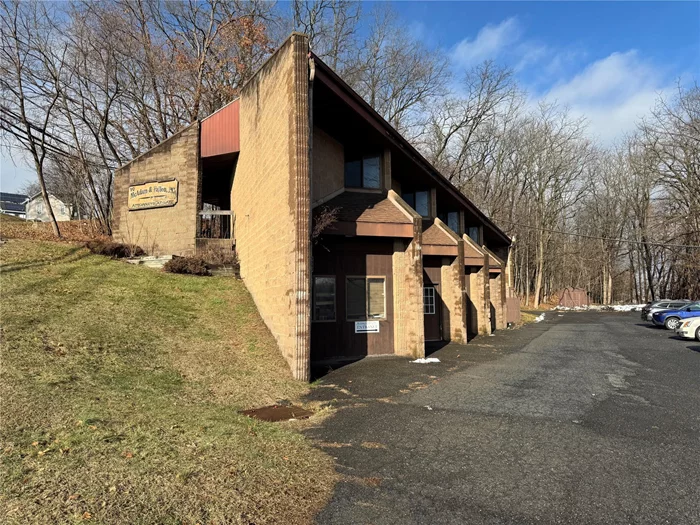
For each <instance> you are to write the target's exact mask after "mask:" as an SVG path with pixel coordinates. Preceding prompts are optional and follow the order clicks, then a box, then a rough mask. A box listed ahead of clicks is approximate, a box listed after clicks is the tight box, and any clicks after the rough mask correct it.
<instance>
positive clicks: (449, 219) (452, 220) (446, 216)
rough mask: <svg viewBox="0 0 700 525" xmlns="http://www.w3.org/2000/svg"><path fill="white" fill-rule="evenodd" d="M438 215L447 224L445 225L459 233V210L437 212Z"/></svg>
mask: <svg viewBox="0 0 700 525" xmlns="http://www.w3.org/2000/svg"><path fill="white" fill-rule="evenodd" d="M438 217H440V220H441V221H442V222H444V223H445V224H447V226H448V227H449V228H450V230H452V231H453V232H455V233H459V231H460V227H459V212H458V211H449V212H447V213H444V212H443V213H439V214H438Z"/></svg>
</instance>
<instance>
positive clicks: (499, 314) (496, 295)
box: [489, 273, 506, 330]
mask: <svg viewBox="0 0 700 525" xmlns="http://www.w3.org/2000/svg"><path fill="white" fill-rule="evenodd" d="M489 281H490V283H489V290H490V294H491V298H490V299H491V309H492V311H493V312H494V313H495V315H496V319H495V325H496V330H503V329H504V328H505V327H506V287H505V278H504V276H503V274H502V273H498V274H494V273H492V274H491V275H490V279H489Z"/></svg>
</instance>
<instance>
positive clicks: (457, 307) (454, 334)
mask: <svg viewBox="0 0 700 525" xmlns="http://www.w3.org/2000/svg"><path fill="white" fill-rule="evenodd" d="M457 254H458V255H457V257H452V258H449V257H448V258H446V259H445V261H444V262H443V265H442V268H441V279H442V281H441V282H442V302H443V305H444V310H445V311H443V316H442V318H443V323H442V326H443V334H442V335H443V338H444V339H445V341H452V342H453V343H461V344H466V342H467V326H466V315H467V312H466V294H465V293H464V281H465V277H466V276H465V275H464V242H463V241H461V240H460V241H459V244H458V249H457Z"/></svg>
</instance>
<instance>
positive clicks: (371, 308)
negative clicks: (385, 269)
mask: <svg viewBox="0 0 700 525" xmlns="http://www.w3.org/2000/svg"><path fill="white" fill-rule="evenodd" d="M345 302H346V304H345V315H346V317H347V319H348V321H364V320H372V319H386V279H385V278H384V277H347V279H346V281H345Z"/></svg>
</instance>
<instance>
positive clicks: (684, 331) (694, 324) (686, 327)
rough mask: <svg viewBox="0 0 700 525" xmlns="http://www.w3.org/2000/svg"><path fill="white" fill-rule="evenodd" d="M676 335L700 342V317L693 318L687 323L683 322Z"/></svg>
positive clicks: (686, 321)
mask: <svg viewBox="0 0 700 525" xmlns="http://www.w3.org/2000/svg"><path fill="white" fill-rule="evenodd" d="M676 334H678V335H679V336H680V337H682V338H683V339H696V340H698V341H700V317H691V318H690V319H687V320H685V321H682V322H681V323H680V324H679V325H678V328H676Z"/></svg>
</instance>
